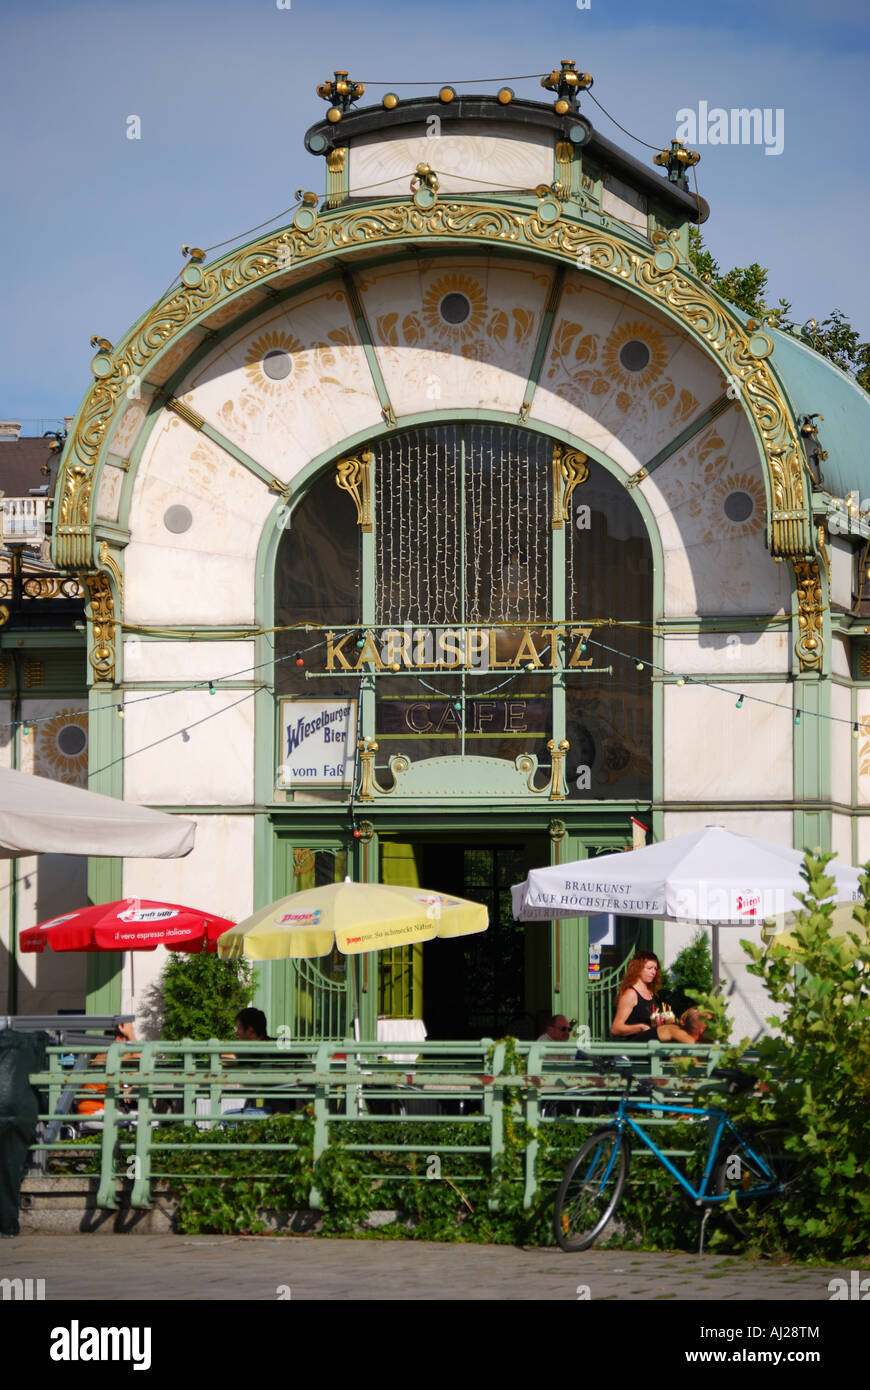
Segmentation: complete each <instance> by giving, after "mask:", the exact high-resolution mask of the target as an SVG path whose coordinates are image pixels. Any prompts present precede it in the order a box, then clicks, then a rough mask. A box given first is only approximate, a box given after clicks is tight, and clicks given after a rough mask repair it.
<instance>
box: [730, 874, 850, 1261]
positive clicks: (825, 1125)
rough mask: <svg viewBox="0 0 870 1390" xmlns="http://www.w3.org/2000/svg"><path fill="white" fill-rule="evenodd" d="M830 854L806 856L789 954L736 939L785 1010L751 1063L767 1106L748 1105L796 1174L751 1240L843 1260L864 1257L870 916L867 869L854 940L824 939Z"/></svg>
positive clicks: (794, 1252)
mask: <svg viewBox="0 0 870 1390" xmlns="http://www.w3.org/2000/svg"><path fill="white" fill-rule="evenodd" d="M831 858H832V856H831V855H830V854H815V855H812V854H807V855H806V858H805V867H804V870H803V871H802V872H803V877H804V878H805V879H806V882H807V885H808V888H807V892H806V893H805V894H804V895H802V897H801V902H802V903H803V906H804V911H802V912H800V913H799V914H798V918H797V925H796V926H795V927H793V928H792V929H791V932H792V935H793V936H794V937H795V939H796V941H797V943H798V951H797V952H795V951H793V950H789V949H788V948H787V947H785V946H780V945H775V946H771V947H770V948H769V949H768V950H766V951H765V950H764V949H763V948H762V947H759V946H756V945H754V944H753V943H751V942H748V941H744V942H743V943H742V944H743V947H744V949H745V950H746V952H747V953H748V954H749V955H750V956H751V957H752V962H753V963H752V964H751V965H750V966H749V967H748V969H749V971H750V972H751V973H752V974H753V975H757V976H758V977H759V978H760V979H761V980H763V981H764V984H765V987H766V989H767V992H768V994H769V995H770V998H771V999H772V1000H773V1001H774V1002H775V1003H777V1004H779V1005H781V1006H782V1013H781V1016H780V1017H777V1018H771V1019H769V1020H768V1022H770V1023H771V1024H773V1025H775V1027H777V1028H778V1030H779V1031H778V1035H777V1036H774V1037H766V1038H764V1039H763V1040H762V1042H761V1043H760V1045H759V1047H758V1051H759V1054H760V1057H761V1062H760V1064H759V1066H758V1067H757V1068H756V1070H757V1073H758V1075H759V1077H760V1078H761V1079H763V1080H764V1083H765V1085H766V1086H768V1087H769V1090H768V1091H767V1092H765V1094H764V1097H763V1102H764V1103H763V1102H762V1101H759V1099H758V1098H755V1099H751V1100H749V1101H748V1102H746V1104H745V1110H746V1113H747V1114H748V1115H749V1117H750V1118H754V1119H757V1120H762V1121H764V1122H765V1123H771V1122H772V1123H777V1124H781V1125H783V1126H785V1127H787V1128H788V1129H789V1130H790V1131H791V1138H790V1139H789V1140H788V1141H787V1148H788V1150H789V1154H790V1156H793V1157H794V1159H795V1161H796V1163H797V1165H798V1168H799V1170H800V1177H799V1179H798V1180H796V1181H795V1184H794V1187H793V1188H792V1190H791V1191H790V1193H789V1199H788V1202H787V1205H786V1207H785V1209H784V1212H783V1214H782V1222H781V1224H780V1222H779V1219H778V1218H777V1224H776V1227H775V1229H773V1230H765V1229H764V1227H765V1223H764V1222H761V1223H760V1229H759V1232H758V1236H757V1239H758V1243H759V1244H760V1245H761V1246H762V1247H764V1246H765V1244H766V1245H767V1246H768V1247H769V1246H770V1245H771V1243H773V1242H776V1241H779V1242H781V1243H783V1244H784V1245H785V1248H786V1249H787V1250H788V1252H789V1253H790V1254H792V1255H796V1256H800V1257H803V1258H807V1259H814V1258H822V1259H831V1260H843V1259H853V1258H854V1259H857V1258H859V1257H861V1256H866V1255H868V1253H870V1125H868V1120H867V1116H868V1113H870V989H868V985H870V944H868V938H867V935H866V934H865V933H863V932H862V931H861V925H863V926H866V924H867V922H868V920H870V910H868V907H867V906H866V902H867V899H868V897H870V866H868V871H866V872H865V874H864V876H863V877H862V880H861V888H862V892H863V893H864V898H865V905H864V906H857V907H856V909H855V917H856V919H857V920H856V928H855V930H856V933H858V936H856V937H855V938H854V939H852V938H844V937H832V936H831V934H830V930H829V925H830V924H829V918H830V914H831V912H832V910H833V904H832V903H831V902H826V901H825V899H828V898H830V897H831V896H832V894H833V892H834V882H833V879H832V878H830V877H829V876H828V875H827V874H826V872H825V868H826V865H827V864H828V862H829V860H830V859H831ZM859 923H860V924H861V925H859ZM796 961H799V964H798V965H797V966H796ZM746 1046H747V1043H746V1042H744V1043H743V1044H742V1045H741V1048H739V1049H737V1052H736V1054H735V1055H736V1056H739V1055H740V1053H741V1052H742V1051H743V1049H745V1047H746ZM768 1068H773V1069H775V1070H774V1071H773V1072H769V1071H768Z"/></svg>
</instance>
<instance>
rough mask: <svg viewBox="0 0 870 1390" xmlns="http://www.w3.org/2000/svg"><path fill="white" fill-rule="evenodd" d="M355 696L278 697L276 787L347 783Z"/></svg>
mask: <svg viewBox="0 0 870 1390" xmlns="http://www.w3.org/2000/svg"><path fill="white" fill-rule="evenodd" d="M356 707H357V702H356V700H281V702H280V736H281V756H280V760H279V765H278V778H277V785H278V786H279V787H287V788H293V787H349V786H351V784H352V783H353V775H354V763H355V750H356Z"/></svg>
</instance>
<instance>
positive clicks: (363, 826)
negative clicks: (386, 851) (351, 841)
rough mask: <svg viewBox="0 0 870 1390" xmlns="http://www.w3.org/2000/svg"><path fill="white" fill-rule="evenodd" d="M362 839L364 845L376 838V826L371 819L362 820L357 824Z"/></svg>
mask: <svg viewBox="0 0 870 1390" xmlns="http://www.w3.org/2000/svg"><path fill="white" fill-rule="evenodd" d="M357 829H358V830H359V837H360V840H361V841H362V843H363V844H364V845H368V844H370V843H371V841H372V840H373V839H374V835H375V827H374V825H373V824H372V822H371V821H370V820H361V821H360V823H359V825H358V826H357Z"/></svg>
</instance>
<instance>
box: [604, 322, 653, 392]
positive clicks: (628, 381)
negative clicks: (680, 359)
mask: <svg viewBox="0 0 870 1390" xmlns="http://www.w3.org/2000/svg"><path fill="white" fill-rule="evenodd" d="M635 342H636V343H642V344H643V346H644V347H645V348H646V349H647V351H648V353H649V358H648V360H647V363H646V366H644V367H641V368H640V370H639V371H630V370H629V369H628V368H626V367H625V366H624V365H623V362H622V359H621V357H620V352H621V351H622V349H623V348H624V347H625V345H626V344H627V343H635ZM668 356H669V354H668V347H667V343H666V342H665V340H664V338H663V337H662V334H661V333H660V332H659V331H658V329H657V328H653V326H652V324H649V323H645V322H642V321H637V320H636V321H634V322H632V323H621V324H619V325H618V326H617V327H616V328H614V329H613V331H612V332H611V333H610V334H608V337H607V339H606V341H605V344H604V347H603V348H602V349H601V362H602V365H603V367H604V370H605V371H606V372H607V374H608V376H609V377H610V379H611V381H613V382H614V383H615V384H616V385H618V386H621V387H622V389H623V390H624V391H632V392H634V391H642V390H645V389H646V388H648V387H650V386H652V384H653V382H655V381H658V379H659V377H660V376H661V374H662V372H663V371H664V369H665V367H666V366H667V362H668Z"/></svg>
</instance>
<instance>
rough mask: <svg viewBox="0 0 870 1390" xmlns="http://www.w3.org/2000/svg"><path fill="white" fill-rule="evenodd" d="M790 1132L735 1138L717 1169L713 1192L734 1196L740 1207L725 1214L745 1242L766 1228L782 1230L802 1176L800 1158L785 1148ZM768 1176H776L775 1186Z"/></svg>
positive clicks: (768, 1131) (771, 1130)
mask: <svg viewBox="0 0 870 1390" xmlns="http://www.w3.org/2000/svg"><path fill="white" fill-rule="evenodd" d="M790 1133H791V1131H790V1130H788V1129H782V1128H777V1127H776V1126H771V1127H770V1128H769V1129H762V1130H759V1131H758V1132H757V1133H755V1134H745V1135H740V1136H739V1139H732V1142H731V1143H730V1145H728V1153H727V1154H726V1155H725V1156H724V1157H723V1158H722V1159H721V1160H720V1162H719V1163H718V1165H717V1167H716V1170H715V1173H714V1176H713V1191H714V1192H715V1193H717V1194H722V1193H727V1194H731V1193H733V1194H734V1196H735V1198H736V1199H737V1205H736V1206H733V1205H732V1206H730V1207H723V1211H722V1215H723V1216H724V1217H725V1220H726V1221H727V1222H728V1225H729V1226H730V1227H731V1229H732V1231H734V1232H735V1233H736V1234H737V1235H738V1236H740V1237H741V1238H742V1239H743V1240H747V1239H748V1238H749V1237H750V1235H756V1236H759V1235H760V1234H761V1233H762V1228H763V1227H766V1228H769V1232H770V1234H772V1235H776V1234H777V1232H778V1230H779V1229H780V1228H781V1217H782V1214H783V1212H784V1211H785V1207H786V1204H787V1202H788V1200H789V1195H790V1193H791V1192H792V1191H793V1189H794V1187H795V1185H796V1182H797V1179H798V1177H799V1174H800V1164H799V1161H798V1158H797V1155H796V1154H794V1153H793V1152H791V1151H790V1150H789V1149H788V1148H787V1147H786V1140H787V1139H788V1137H789V1135H790ZM759 1159H761V1160H763V1164H762V1163H761V1162H759ZM769 1173H773V1175H774V1182H773V1184H772V1183H771V1180H770V1177H769V1176H768V1174H769ZM756 1189H760V1190H758V1191H756ZM765 1189H768V1190H765ZM754 1192H755V1195H753V1193H754Z"/></svg>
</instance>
